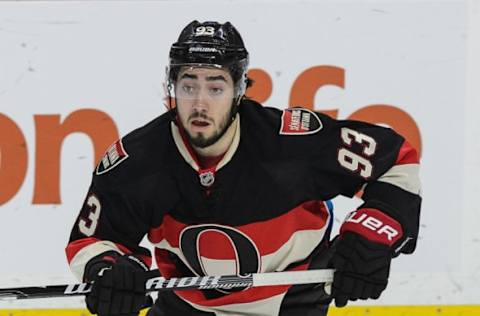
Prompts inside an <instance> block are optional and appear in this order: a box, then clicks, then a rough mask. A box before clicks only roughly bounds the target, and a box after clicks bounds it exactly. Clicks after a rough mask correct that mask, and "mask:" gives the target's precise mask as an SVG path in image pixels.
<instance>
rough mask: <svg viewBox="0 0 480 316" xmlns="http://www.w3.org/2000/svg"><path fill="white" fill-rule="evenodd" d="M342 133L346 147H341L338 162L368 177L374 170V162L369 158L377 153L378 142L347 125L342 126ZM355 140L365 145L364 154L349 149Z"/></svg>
mask: <svg viewBox="0 0 480 316" xmlns="http://www.w3.org/2000/svg"><path fill="white" fill-rule="evenodd" d="M340 135H341V138H342V142H343V144H344V145H345V147H342V148H340V150H339V151H338V157H337V159H338V162H339V163H340V165H341V166H342V167H344V168H346V169H348V170H350V171H353V172H357V173H359V174H360V176H362V177H363V178H365V179H368V178H369V177H370V176H371V175H372V171H373V166H372V163H371V162H370V160H369V159H368V158H369V157H371V156H372V155H373V154H374V153H375V150H376V149H377V142H376V141H375V139H373V138H372V137H370V136H368V135H365V134H362V133H359V132H357V131H355V130H353V129H350V128H347V127H342V129H341V131H340ZM353 142H355V143H358V144H360V145H362V146H363V150H362V154H363V155H359V154H356V153H354V152H353V151H351V150H349V148H351V146H352V143H353Z"/></svg>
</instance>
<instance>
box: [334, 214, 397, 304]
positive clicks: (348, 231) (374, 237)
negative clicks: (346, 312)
mask: <svg viewBox="0 0 480 316" xmlns="http://www.w3.org/2000/svg"><path fill="white" fill-rule="evenodd" d="M402 235H403V231H402V227H401V225H400V224H399V223H398V222H397V221H396V220H394V219H393V218H391V217H389V216H388V215H386V214H384V213H382V212H380V211H379V210H376V209H359V210H357V211H355V212H352V213H351V214H350V215H349V216H348V217H347V219H346V220H345V222H344V223H343V224H342V226H341V228H340V236H338V237H337V240H335V242H334V248H335V249H334V253H333V257H332V260H331V263H332V265H333V267H334V268H335V270H336V271H335V274H334V278H333V284H332V297H333V298H334V299H335V305H336V306H337V307H343V306H345V305H347V302H348V300H351V301H355V300H357V299H363V300H364V299H369V298H373V299H377V298H378V297H380V294H381V293H382V292H383V290H385V288H386V287H387V283H388V276H389V273H390V262H391V260H392V257H393V255H394V250H393V245H394V244H395V243H396V242H398V241H399V240H400V239H401V238H402Z"/></svg>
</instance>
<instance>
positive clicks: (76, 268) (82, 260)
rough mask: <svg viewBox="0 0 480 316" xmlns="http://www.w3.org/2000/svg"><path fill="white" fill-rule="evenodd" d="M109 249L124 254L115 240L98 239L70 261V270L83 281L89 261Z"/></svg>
mask: <svg viewBox="0 0 480 316" xmlns="http://www.w3.org/2000/svg"><path fill="white" fill-rule="evenodd" d="M107 251H116V252H118V253H120V254H122V255H123V254H124V253H123V252H122V251H121V250H120V249H119V248H118V247H117V246H116V245H115V244H114V243H113V242H111V241H107V240H102V241H97V242H95V243H93V244H90V245H88V246H86V247H84V248H82V249H81V250H80V251H79V252H77V253H76V254H75V256H74V257H73V258H72V260H71V261H70V270H71V271H72V273H73V274H74V275H75V277H76V278H77V279H78V280H79V281H80V282H82V281H83V273H84V272H85V266H86V265H87V262H88V261H89V260H90V259H92V258H93V257H95V256H98V255H99V254H101V253H104V252H107Z"/></svg>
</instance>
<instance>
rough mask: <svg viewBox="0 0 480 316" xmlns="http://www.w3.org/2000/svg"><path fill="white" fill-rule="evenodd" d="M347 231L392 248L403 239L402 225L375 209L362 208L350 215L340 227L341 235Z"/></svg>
mask: <svg viewBox="0 0 480 316" xmlns="http://www.w3.org/2000/svg"><path fill="white" fill-rule="evenodd" d="M347 231H350V232H354V233H356V234H358V235H360V236H363V237H365V238H366V239H367V240H370V241H372V242H376V243H380V244H384V245H387V246H389V247H392V246H393V245H394V244H395V243H396V242H398V241H399V240H401V239H402V237H403V229H402V226H401V225H400V223H399V222H398V221H396V220H395V219H393V218H392V217H390V216H388V215H387V214H385V213H383V212H381V211H379V210H377V209H374V208H360V209H358V210H356V211H353V212H351V213H350V214H348V216H347V218H346V219H345V222H344V223H343V224H342V226H341V227H340V234H344V233H345V232H347Z"/></svg>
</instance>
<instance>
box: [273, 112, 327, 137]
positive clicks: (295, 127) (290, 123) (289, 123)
mask: <svg viewBox="0 0 480 316" xmlns="http://www.w3.org/2000/svg"><path fill="white" fill-rule="evenodd" d="M322 128H323V124H322V121H320V118H319V117H318V115H317V114H315V113H314V112H312V111H310V110H308V109H304V108H290V109H285V110H283V113H282V123H281V125H280V132H279V133H280V134H281V135H309V134H315V133H316V132H318V131H320V130H321V129H322Z"/></svg>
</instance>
